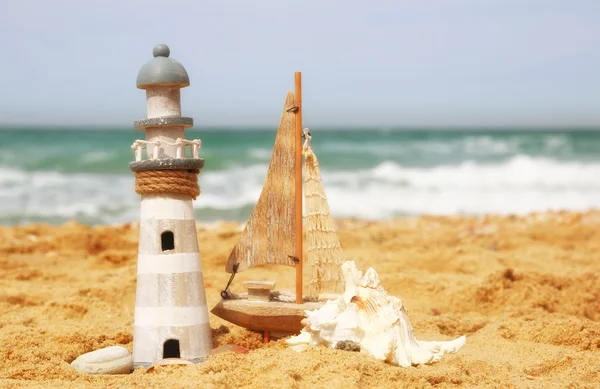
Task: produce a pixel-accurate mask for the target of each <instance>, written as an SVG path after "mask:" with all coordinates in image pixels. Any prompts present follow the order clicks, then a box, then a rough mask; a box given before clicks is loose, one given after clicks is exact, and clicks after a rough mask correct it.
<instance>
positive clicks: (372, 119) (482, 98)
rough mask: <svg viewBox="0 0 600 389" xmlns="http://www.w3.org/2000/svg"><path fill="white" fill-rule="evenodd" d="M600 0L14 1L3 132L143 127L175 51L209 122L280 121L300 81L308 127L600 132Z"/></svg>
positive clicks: (9, 10) (4, 71) (4, 40)
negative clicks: (38, 127)
mask: <svg viewBox="0 0 600 389" xmlns="http://www.w3.org/2000/svg"><path fill="white" fill-rule="evenodd" d="M599 20H600V0H588V1H583V0H445V1H444V0H437V1H434V0H414V1H402V0H396V1H384V0H371V1H366V0H363V1H354V0H346V1H332V0H318V1H307V0H303V1H295V2H292V1H282V0H254V1H250V0H237V1H233V0H230V1H227V0H212V1H206V0H205V1H176V0H170V1H166V0H165V1H156V0H146V1H141V0H140V1H132V0H129V1H128V0H121V1H92V0H87V1H81V0H80V1H64V0H63V1H60V0H53V1H46V0H38V1H33V0H29V1H28V0H18V1H10V2H9V1H5V2H3V4H2V6H1V7H0V43H1V45H0V47H1V48H2V58H1V60H0V61H1V65H0V85H1V89H0V123H4V124H7V123H23V124H28V123H29V124H39V123H49V124H63V123H64V124H79V123H89V124H104V123H106V124H115V125H119V126H124V127H129V126H131V125H132V122H133V120H136V119H140V118H143V117H144V116H145V100H144V92H143V91H141V90H138V89H137V88H136V87H135V79H136V75H137V71H138V69H139V68H140V66H142V65H143V64H144V62H146V61H148V60H150V59H151V58H152V48H153V46H154V45H155V44H157V43H166V44H167V45H169V46H170V48H171V57H173V58H175V59H177V60H178V61H180V62H181V63H182V64H183V65H184V66H185V67H186V69H187V71H188V73H189V75H190V78H191V82H192V85H191V86H190V87H188V88H186V89H184V91H183V93H182V99H183V113H184V115H186V116H192V117H193V118H194V120H195V122H196V125H195V127H196V128H201V127H202V126H206V125H228V124H230V125H244V124H247V125H263V124H267V125H271V124H273V123H277V122H278V120H279V117H280V114H281V108H282V105H283V100H284V97H285V93H286V91H287V90H291V89H293V76H294V75H293V73H294V71H297V70H299V71H302V73H303V78H304V99H305V123H306V124H307V125H324V126H325V125H339V126H345V125H373V126H461V125H466V126H478V125H485V126H511V125H539V126H544V125H557V126H561V125H577V126H600V22H599Z"/></svg>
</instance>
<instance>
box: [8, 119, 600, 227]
mask: <svg viewBox="0 0 600 389" xmlns="http://www.w3.org/2000/svg"><path fill="white" fill-rule="evenodd" d="M311 133H312V135H313V141H312V145H313V149H314V150H315V152H316V153H317V156H318V157H319V161H320V165H321V169H322V174H323V180H324V184H325V188H326V191H327V195H328V198H329V202H330V205H331V208H332V212H333V213H334V216H337V217H344V216H353V217H361V218H372V219H382V218H389V217H395V216H405V215H415V214H421V213H429V214H482V213H489V212H492V213H502V214H506V213H525V212H530V211H542V210H549V209H571V210H585V209H590V208H600V131H575V130H570V129H565V130H552V131H550V130H549V131H539V130H537V131H528V130H517V129H515V130H510V131H502V130H496V131H489V130H487V131H483V130H482V131H474V130H468V131H467V130H465V131H460V130H443V131H442V130H438V131H432V130H412V131H411V130H393V129H392V130H386V131H383V130H376V129H368V128H365V129H362V130H361V129H353V130H351V131H344V130H334V129H319V128H311ZM186 138H187V139H195V138H199V139H201V140H202V149H201V157H202V158H204V159H205V167H204V169H203V171H202V173H201V174H200V185H201V188H202V194H201V196H200V197H199V198H198V199H197V200H196V201H195V207H196V216H197V218H198V220H202V221H210V220H217V219H233V220H240V221H244V220H245V219H246V218H247V217H248V215H249V213H250V211H251V209H252V207H253V205H254V203H255V202H256V200H257V199H258V196H259V195H260V191H261V188H262V185H263V183H264V179H265V174H266V170H267V166H268V163H269V158H270V155H271V147H272V144H273V141H274V139H275V129H266V128H265V129H253V130H249V129H245V130H242V129H235V128H221V129H201V130H198V129H191V130H187V131H186ZM135 139H144V133H143V132H141V131H135V130H132V129H128V128H123V129H118V128H115V129H98V128H95V129H89V128H69V129H56V128H54V129H52V128H26V129H25V128H19V129H10V128H5V129H3V130H0V224H17V223H29V222H48V223H63V222H65V221H66V220H71V219H74V220H78V221H80V222H82V223H88V224H97V223H112V222H124V221H132V220H136V219H137V217H138V208H139V196H138V195H137V194H135V192H134V191H133V174H132V173H131V172H130V171H129V168H128V164H129V162H130V161H132V160H133V152H132V151H131V149H130V146H131V144H132V143H133V141H134V140H135Z"/></svg>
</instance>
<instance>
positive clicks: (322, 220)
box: [303, 129, 344, 301]
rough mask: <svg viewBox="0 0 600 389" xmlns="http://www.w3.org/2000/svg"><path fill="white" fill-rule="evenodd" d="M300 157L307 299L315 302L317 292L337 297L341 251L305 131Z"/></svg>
mask: <svg viewBox="0 0 600 389" xmlns="http://www.w3.org/2000/svg"><path fill="white" fill-rule="evenodd" d="M304 135H305V137H306V141H305V142H304V147H303V154H304V158H305V179H304V180H305V181H304V186H305V194H304V198H305V207H306V215H305V218H306V229H307V232H306V237H307V246H308V249H307V254H308V258H307V259H308V264H309V266H310V283H309V290H308V293H309V295H308V297H309V299H310V300H313V301H316V300H317V299H318V297H319V293H320V292H321V291H328V292H333V293H341V292H342V291H343V288H344V279H343V276H342V269H341V265H342V262H343V260H342V247H341V246H340V241H339V239H338V236H337V234H336V231H335V228H334V225H333V217H332V216H331V211H330V209H329V204H328V203H327V196H326V195H325V189H324V187H323V182H322V180H321V172H320V169H319V161H318V160H317V156H316V155H315V153H314V152H313V150H312V148H311V147H310V138H311V136H310V134H309V133H308V129H305V131H304Z"/></svg>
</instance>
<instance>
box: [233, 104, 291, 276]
mask: <svg viewBox="0 0 600 389" xmlns="http://www.w3.org/2000/svg"><path fill="white" fill-rule="evenodd" d="M293 107H294V94H293V93H291V92H288V94H287V96H286V99H285V105H284V107H283V115H282V117H281V122H280V124H279V130H278V132H277V137H276V139H275V145H274V147H273V154H272V156H271V163H270V165H269V170H268V172H267V178H266V180H265V184H264V186H263V190H262V193H261V195H260V198H259V199H258V202H257V203H256V206H255V207H254V210H253V211H252V214H251V215H250V219H249V220H248V223H247V224H246V228H245V229H244V231H243V232H242V235H241V237H240V239H239V241H238V242H237V244H236V245H235V247H234V248H233V250H232V252H231V255H230V256H229V260H228V261H227V265H226V267H225V269H226V271H227V272H229V273H231V272H233V266H234V265H235V264H239V267H238V269H237V271H238V272H241V271H244V270H246V269H248V268H249V267H253V266H261V265H267V264H279V265H288V266H295V261H294V260H293V259H292V258H291V257H290V256H295V255H296V250H295V245H294V242H295V241H296V234H297V229H296V224H295V218H296V201H295V192H296V189H295V180H294V171H295V170H294V169H295V165H296V162H295V155H294V151H295V149H294V145H295V144H294V141H295V125H296V115H295V114H294V112H288V110H290V109H292V108H293Z"/></svg>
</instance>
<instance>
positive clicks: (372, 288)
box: [286, 261, 466, 367]
mask: <svg viewBox="0 0 600 389" xmlns="http://www.w3.org/2000/svg"><path fill="white" fill-rule="evenodd" d="M342 274H343V275H344V280H345V292H344V294H343V295H342V296H340V297H339V298H337V299H335V300H329V301H327V302H326V303H325V305H323V306H322V307H321V308H319V309H317V310H314V311H306V318H305V319H303V321H302V323H303V325H304V328H303V329H302V331H301V332H300V334H299V335H297V336H292V337H290V338H289V339H287V340H286V343H287V344H288V346H289V347H290V348H292V349H293V350H295V351H298V352H302V351H304V350H306V349H308V348H309V347H312V346H316V345H325V346H328V347H331V348H340V349H346V350H352V351H359V350H360V352H361V353H365V354H369V355H371V356H373V357H375V358H377V359H379V360H382V361H385V362H388V363H392V364H394V365H399V366H402V367H408V366H411V365H423V364H430V363H434V362H437V361H439V360H440V359H441V358H442V357H443V356H444V355H445V354H448V353H454V352H456V351H458V350H459V349H460V348H461V347H462V346H463V345H464V344H465V343H466V337H465V336H461V337H459V338H456V339H454V340H451V341H441V342H435V341H433V342H424V341H420V340H417V339H416V338H415V336H414V334H413V328H412V326H411V324H410V321H409V320H408V314H407V313H406V309H405V308H404V306H403V305H402V301H401V300H400V299H399V298H397V297H394V296H389V295H388V294H387V292H386V291H385V290H384V289H383V287H382V286H381V285H380V284H379V275H378V274H377V272H376V271H375V270H374V269H373V268H369V269H368V270H367V271H366V272H365V274H364V276H363V275H362V272H360V271H359V270H358V269H357V268H356V264H355V263H354V262H353V261H348V262H345V263H343V264H342Z"/></svg>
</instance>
